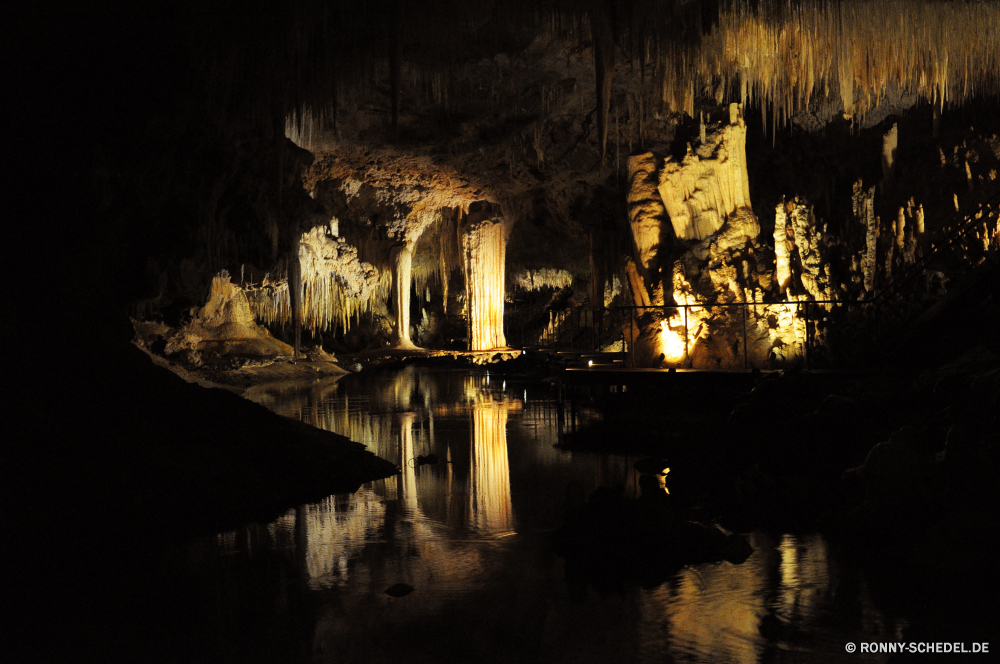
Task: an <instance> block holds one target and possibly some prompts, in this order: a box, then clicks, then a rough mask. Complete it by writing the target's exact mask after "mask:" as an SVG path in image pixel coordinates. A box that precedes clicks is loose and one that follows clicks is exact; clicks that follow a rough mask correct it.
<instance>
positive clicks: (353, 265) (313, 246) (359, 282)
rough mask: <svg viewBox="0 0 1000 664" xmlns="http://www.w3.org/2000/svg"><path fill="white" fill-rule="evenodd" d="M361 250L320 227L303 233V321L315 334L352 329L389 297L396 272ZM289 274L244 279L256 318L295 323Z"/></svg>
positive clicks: (272, 322)
mask: <svg viewBox="0 0 1000 664" xmlns="http://www.w3.org/2000/svg"><path fill="white" fill-rule="evenodd" d="M357 255H358V252H357V249H356V248H354V247H351V246H350V245H348V244H347V243H346V242H345V241H344V240H343V239H341V238H336V237H332V236H331V235H329V234H328V231H327V227H317V228H314V229H312V230H311V231H309V232H307V233H304V234H303V235H302V236H301V241H300V244H299V258H298V262H299V265H300V272H301V274H302V277H301V287H300V289H299V292H300V297H301V301H302V313H301V321H302V326H303V327H304V328H306V329H308V330H309V331H310V332H311V333H312V334H313V335H315V334H316V332H318V331H319V332H326V331H327V330H330V329H333V328H334V327H337V326H339V327H341V328H342V329H344V330H349V329H350V327H351V321H352V319H357V318H358V317H359V316H360V315H361V314H362V313H370V312H371V311H373V309H374V307H376V306H379V305H380V303H382V302H385V301H386V300H387V299H388V297H389V290H390V286H391V277H392V275H391V273H389V272H380V271H379V270H376V269H375V268H374V267H373V266H372V265H370V264H368V263H364V262H362V261H359V260H358V258H357ZM288 282H289V280H288V276H287V275H279V276H277V277H275V278H274V279H272V278H271V277H270V275H267V276H265V278H264V280H263V283H261V284H244V285H243V288H244V291H245V292H246V296H247V299H248V301H249V303H250V308H251V310H252V311H253V315H254V318H255V319H256V320H258V321H261V322H264V323H266V324H267V325H281V326H287V325H291V324H292V298H291V294H290V291H289V286H288Z"/></svg>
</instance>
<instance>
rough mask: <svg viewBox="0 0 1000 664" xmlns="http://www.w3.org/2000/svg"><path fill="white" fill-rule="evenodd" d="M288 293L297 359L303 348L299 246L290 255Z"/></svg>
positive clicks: (295, 356) (293, 345) (293, 355)
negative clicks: (290, 302)
mask: <svg viewBox="0 0 1000 664" xmlns="http://www.w3.org/2000/svg"><path fill="white" fill-rule="evenodd" d="M288 294H289V296H290V299H291V301H292V337H293V342H292V348H293V354H292V358H293V359H295V360H297V359H299V351H300V350H301V348H302V265H301V264H300V263H299V250H298V247H296V248H295V250H294V251H292V252H290V253H289V255H288Z"/></svg>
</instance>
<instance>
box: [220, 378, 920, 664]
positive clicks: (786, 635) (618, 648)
mask: <svg viewBox="0 0 1000 664" xmlns="http://www.w3.org/2000/svg"><path fill="white" fill-rule="evenodd" d="M351 378H352V379H354V380H352V381H351V382H349V383H344V384H339V385H338V384H336V383H333V384H331V383H322V382H321V383H316V384H313V385H311V386H308V387H306V388H302V387H299V388H297V389H287V390H281V389H270V390H268V391H266V392H265V391H259V392H258V394H256V395H255V398H256V399H257V400H259V401H260V402H262V403H266V404H267V405H269V406H270V407H271V408H273V409H274V410H276V411H278V412H280V413H282V414H285V415H290V416H293V417H297V418H299V419H302V420H304V421H307V422H314V423H316V424H318V425H319V426H322V427H324V428H327V429H330V430H332V431H335V432H337V433H341V434H343V435H346V436H349V437H351V438H352V439H354V440H356V441H359V442H362V443H364V444H366V445H367V446H368V447H369V448H370V449H372V450H373V451H375V452H376V453H378V454H379V455H381V456H383V457H385V458H387V459H389V460H391V461H394V462H395V463H397V464H398V465H399V466H400V468H401V470H402V472H401V474H400V475H399V476H397V477H393V478H389V479H387V480H383V481H380V482H374V483H371V484H370V485H366V486H365V487H363V488H362V489H361V490H359V491H358V492H357V493H355V494H353V495H350V496H337V497H330V498H327V499H325V500H323V501H321V502H319V503H316V504H313V505H305V506H302V507H300V508H298V509H296V510H291V511H289V512H288V513H287V514H285V515H284V516H283V517H281V518H279V519H277V520H275V521H274V522H272V523H270V524H254V525H250V526H247V527H246V528H242V529H239V530H238V531H234V532H231V533H224V534H221V535H219V536H218V537H217V538H216V539H215V540H214V545H215V547H216V550H217V552H218V553H217V555H220V557H221V558H222V559H231V560H233V561H240V563H239V564H238V565H233V566H232V567H231V568H227V569H230V572H228V573H225V574H219V575H217V577H216V578H215V580H214V583H215V584H217V585H218V586H220V587H228V586H240V584H257V585H258V586H262V587H258V588H256V589H255V590H254V592H253V593H248V592H246V591H237V590H230V591H226V592H222V594H221V597H222V599H219V596H214V597H213V598H212V600H211V601H212V606H213V607H215V608H214V609H209V611H211V610H215V611H219V612H223V614H224V613H225V612H226V611H228V609H227V608H226V603H227V601H229V600H226V599H225V598H226V597H245V596H253V597H258V598H270V599H268V600H267V601H266V602H265V603H267V604H268V605H269V606H270V605H272V604H273V606H274V607H292V608H290V609H280V608H275V609H274V610H275V611H276V612H280V611H292V610H293V609H294V610H295V611H297V613H295V616H296V617H295V619H294V624H295V631H294V633H289V635H288V637H287V638H288V639H290V640H292V641H295V642H296V643H297V645H296V646H295V647H296V648H297V649H298V650H296V651H297V652H298V651H303V652H305V653H306V655H304V659H307V660H308V661H319V662H344V661H365V662H372V661H383V660H395V659H401V658H402V659H406V660H407V661H431V660H433V661H441V660H442V659H443V660H456V661H459V660H460V661H480V660H484V661H498V662H499V661H535V662H543V661H544V662H549V661H575V662H605V661H637V662H647V661H648V662H654V661H655V662H660V661H671V660H672V661H689V662H773V661H816V660H820V661H851V662H857V661H873V660H874V661H881V660H880V658H879V657H878V656H868V655H861V654H858V653H855V654H853V655H848V654H847V653H845V652H844V643H846V642H847V641H855V642H860V641H863V640H867V641H872V640H893V639H895V638H896V637H897V636H898V635H899V630H900V627H901V623H899V622H898V621H892V620H888V619H887V618H886V617H885V616H883V615H882V614H881V613H880V612H879V611H878V610H876V609H875V607H874V606H873V605H872V604H871V601H870V600H869V599H868V596H867V593H866V590H865V585H864V581H863V579H862V578H861V576H860V575H859V573H858V572H857V571H856V570H851V569H850V568H845V567H843V566H842V565H840V564H839V563H838V562H837V560H836V558H835V557H834V556H833V555H832V554H831V552H830V551H829V549H828V545H827V543H826V540H824V539H823V538H822V537H821V536H818V535H804V536H795V535H781V536H771V535H765V534H761V533H754V534H752V535H751V542H752V544H753V546H754V549H755V551H754V553H753V555H752V556H751V557H750V558H749V559H748V560H747V561H746V562H744V563H743V564H741V565H732V564H730V563H727V562H722V563H711V564H700V565H690V566H687V567H684V568H683V569H681V570H680V571H679V572H677V573H676V574H675V575H673V576H672V577H671V578H670V579H669V580H668V581H667V582H666V583H664V584H662V585H660V586H658V587H656V588H653V589H641V588H634V587H633V588H626V589H624V590H623V591H622V594H621V595H620V596H617V597H608V596H602V595H599V594H597V593H595V592H589V594H586V595H585V596H584V597H583V599H582V600H579V601H572V600H571V595H572V593H570V592H569V591H568V588H567V586H566V576H565V573H564V570H563V563H562V561H561V560H560V559H558V558H557V557H556V556H555V555H554V554H553V553H552V549H551V542H550V535H551V531H552V530H553V529H554V528H555V527H556V526H558V525H559V524H560V523H561V522H562V519H563V506H564V500H565V489H566V486H567V485H568V484H570V483H571V482H576V483H579V484H580V485H582V486H583V488H584V490H585V491H587V492H590V491H591V490H593V489H594V488H596V487H598V486H608V485H611V484H615V483H621V482H625V483H626V484H627V483H629V482H633V481H634V474H633V473H632V472H631V468H632V464H633V463H634V461H635V459H630V458H625V457H613V456H607V455H580V454H576V455H574V454H571V453H569V452H565V451H561V450H559V449H557V448H556V447H555V446H554V444H555V443H556V441H557V440H558V438H559V420H560V418H559V416H558V412H557V409H556V404H555V401H554V399H553V398H552V396H551V395H550V394H547V393H546V392H545V388H544V386H538V385H529V386H528V387H527V388H526V387H525V386H524V385H512V384H511V385H505V384H504V383H503V382H502V381H498V380H492V381H490V382H487V379H486V376H485V375H478V374H468V373H464V372H444V371H438V372H431V371H428V370H423V369H414V368H410V369H406V370H403V371H400V372H396V373H392V374H389V373H386V374H374V375H371V376H364V375H359V376H353V377H351ZM362 379H363V380H362ZM427 454H436V455H437V456H438V458H439V460H440V461H439V462H438V463H437V464H435V465H418V464H417V463H415V462H414V458H415V457H416V456H417V455H427ZM274 561H279V562H280V564H277V563H275V562H274ZM254 566H261V567H262V568H263V569H265V570H268V571H267V572H266V573H260V574H256V575H254V574H252V573H249V572H248V571H247V570H252V569H253V568H254ZM275 569H277V570H278V571H274V570H275ZM395 583H407V584H409V585H411V586H413V587H414V588H415V589H416V590H415V591H414V592H413V593H412V594H410V595H408V596H406V597H403V598H398V599H397V598H391V597H389V596H388V595H386V594H385V593H384V591H385V589H386V588H388V587H389V586H391V585H393V584H395ZM272 600H273V601H272ZM295 607H298V608H295ZM282 615H283V614H282ZM272 619H274V620H277V618H269V620H272ZM219 622H220V623H223V622H224V621H223V620H221V619H220V620H219ZM229 638H230V639H231V641H232V642H237V641H239V639H240V638H247V639H250V641H248V642H253V643H254V644H255V645H254V647H258V648H259V647H264V648H265V650H266V648H267V647H268V646H267V645H266V644H265V645H264V646H261V644H260V643H259V642H258V641H259V639H256V637H255V636H253V635H245V634H244V635H237V636H233V637H229ZM269 638H270V637H269ZM275 643H282V642H281V641H280V640H279V641H275ZM275 647H277V646H275ZM282 647H283V648H287V647H289V646H288V645H287V644H285V645H283V646H282ZM284 652H285V651H283V652H282V653H281V656H280V657H279V658H281V659H284V660H285V661H289V660H288V658H287V657H285V656H284ZM866 657H870V659H866ZM882 659H884V657H883V658H882Z"/></svg>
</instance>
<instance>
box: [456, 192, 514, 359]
mask: <svg viewBox="0 0 1000 664" xmlns="http://www.w3.org/2000/svg"><path fill="white" fill-rule="evenodd" d="M462 253H463V266H464V269H465V284H466V286H465V288H466V303H467V306H468V321H469V347H470V350H489V349H492V348H504V347H506V346H507V341H506V338H505V337H504V333H503V310H504V281H505V278H504V274H505V262H506V253H507V241H506V237H505V233H504V225H503V221H502V220H501V219H499V218H497V217H496V216H495V215H493V214H492V213H491V212H490V210H489V209H488V208H487V206H486V205H479V206H477V207H476V208H474V209H470V213H469V215H468V217H467V218H466V220H465V224H464V228H463V229H462Z"/></svg>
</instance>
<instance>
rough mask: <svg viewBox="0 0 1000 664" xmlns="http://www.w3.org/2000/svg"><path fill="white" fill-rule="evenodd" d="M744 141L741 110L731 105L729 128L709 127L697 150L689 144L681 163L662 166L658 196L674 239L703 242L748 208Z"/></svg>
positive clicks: (726, 125)
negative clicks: (664, 208)
mask: <svg viewBox="0 0 1000 664" xmlns="http://www.w3.org/2000/svg"><path fill="white" fill-rule="evenodd" d="M709 136H710V137H709ZM746 140H747V128H746V124H745V123H744V122H743V116H742V113H741V110H740V107H739V105H738V104H730V106H729V123H728V124H723V125H722V126H721V127H720V126H718V125H717V126H716V127H713V131H712V133H711V134H705V138H704V140H703V141H702V143H701V144H700V145H698V146H697V148H694V149H692V148H691V146H690V145H689V146H688V152H687V155H685V157H684V159H682V160H681V161H680V162H677V161H674V160H667V161H666V163H664V165H663V170H662V171H661V172H660V183H659V191H660V197H661V198H662V199H663V205H664V206H665V207H666V210H667V213H668V214H669V215H670V223H671V224H672V225H673V228H674V234H675V235H676V236H677V237H678V238H679V239H682V240H704V239H705V238H707V237H708V236H710V235H712V234H713V233H715V232H716V231H718V230H719V229H720V228H722V225H723V224H724V223H725V222H726V220H727V219H729V217H730V215H732V214H733V213H734V212H736V210H738V209H740V208H750V184H749V179H748V177H747V159H746Z"/></svg>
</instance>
